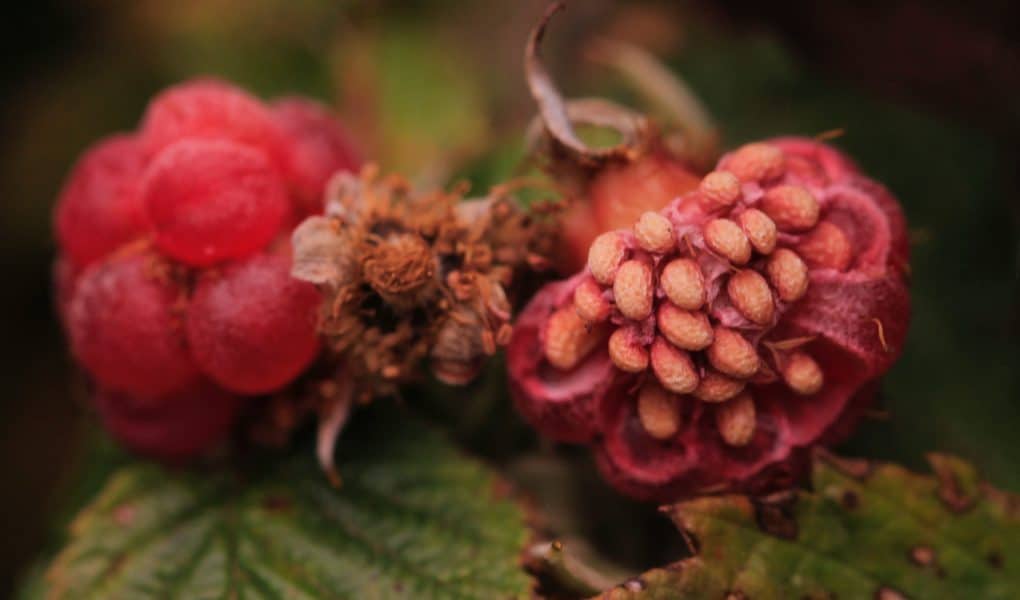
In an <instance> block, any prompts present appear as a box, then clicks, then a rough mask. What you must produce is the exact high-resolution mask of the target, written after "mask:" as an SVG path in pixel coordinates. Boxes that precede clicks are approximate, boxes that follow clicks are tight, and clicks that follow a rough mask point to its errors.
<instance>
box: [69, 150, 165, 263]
mask: <svg viewBox="0 0 1020 600" xmlns="http://www.w3.org/2000/svg"><path fill="white" fill-rule="evenodd" d="M143 168H144V160H143V156H142V148H141V145H140V144H139V143H138V141H137V139H136V138H134V137H132V136H129V135H114V136H111V137H108V138H106V139H105V140H103V141H101V142H99V143H97V144H96V145H94V146H93V147H92V148H90V149H89V150H88V151H87V152H86V153H85V154H84V155H83V156H82V157H81V158H80V159H79V160H78V163H77V164H76V165H75V167H74V170H73V171H72V172H71V176H70V177H69V178H68V180H67V183H66V184H65V185H64V189H63V190H62V191H61V193H60V199H59V200H58V203H57V208H56V215H55V229H56V237H57V241H58V243H59V244H60V246H61V248H62V249H63V250H64V252H65V253H67V255H68V256H69V257H70V258H71V260H72V261H73V262H74V263H75V264H76V265H78V266H85V265H88V264H89V263H92V262H93V261H96V260H98V259H100V258H102V257H103V256H105V255H107V254H109V253H110V252H111V251H113V250H114V249H115V248H117V247H118V246H120V245H122V244H124V243H125V242H128V241H130V240H132V239H134V238H136V237H139V236H141V235H142V234H143V232H144V229H145V216H144V212H143V210H142V207H141V202H140V201H139V198H138V185H137V184H138V179H139V178H140V177H141V174H142V170H143Z"/></svg>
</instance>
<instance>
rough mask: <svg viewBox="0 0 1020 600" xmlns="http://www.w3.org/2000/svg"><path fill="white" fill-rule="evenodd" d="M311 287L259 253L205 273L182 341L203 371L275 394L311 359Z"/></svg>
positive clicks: (282, 262)
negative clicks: (217, 271) (274, 392)
mask: <svg viewBox="0 0 1020 600" xmlns="http://www.w3.org/2000/svg"><path fill="white" fill-rule="evenodd" d="M320 301H321V298H320V296H319V293H318V291H317V290H316V289H315V287H314V286H313V285H311V284H308V283H305V282H302V281H297V280H296V279H293V278H291V277H290V261H289V260H288V259H287V258H286V257H283V256H275V255H270V254H259V255H256V256H254V257H252V258H249V259H247V260H244V261H242V262H239V263H236V264H231V265H229V266H228V267H226V268H225V269H224V270H223V272H222V273H209V274H207V275H206V276H204V277H203V278H202V279H201V280H200V281H199V283H198V285H197V287H196V289H195V293H194V295H193V296H192V300H191V307H190V310H189V312H188V325H187V331H188V341H189V342H190V344H191V348H192V353H193V354H194V356H195V361H196V362H197V363H198V366H199V368H200V369H202V371H203V372H204V373H205V374H207V375H208V376H209V377H211V378H212V379H213V380H214V381H216V382H217V383H219V384H220V385H222V386H223V387H225V388H227V389H229V390H232V391H235V392H238V393H242V394H261V393H265V392H271V391H273V390H276V389H278V388H280V387H282V386H284V385H286V384H287V383H288V382H289V381H291V380H292V379H293V378H294V377H295V376H297V375H298V374H299V373H300V372H301V371H302V370H303V369H304V368H305V367H307V366H308V364H309V363H310V362H311V361H312V360H313V359H314V358H315V355H316V353H317V352H318V349H319V342H318V338H317V336H316V332H315V319H316V309H317V308H318V306H319V303H320Z"/></svg>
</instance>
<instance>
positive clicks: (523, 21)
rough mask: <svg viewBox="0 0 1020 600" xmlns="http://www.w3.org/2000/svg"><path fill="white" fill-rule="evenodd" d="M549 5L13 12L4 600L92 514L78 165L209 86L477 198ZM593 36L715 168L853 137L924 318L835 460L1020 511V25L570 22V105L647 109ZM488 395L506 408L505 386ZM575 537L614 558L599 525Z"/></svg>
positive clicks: (8, 98) (1, 182)
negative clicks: (94, 146)
mask: <svg viewBox="0 0 1020 600" xmlns="http://www.w3.org/2000/svg"><path fill="white" fill-rule="evenodd" d="M544 6H545V2H544V1H539V0H526V1H525V0H500V1H487V2H468V1H466V0H461V1H457V0H447V1H440V0H432V1H429V0H419V1H401V2H396V1H394V2H384V1H381V0H380V1H374V2H350V1H343V0H174V1H173V2H170V1H162V0H135V1H126V0H124V1H117V0H66V1H60V0H36V1H35V2H31V3H15V4H12V5H11V6H8V7H6V8H5V16H4V19H3V20H2V24H0V27H3V28H4V29H5V31H4V32H3V35H0V44H3V45H4V46H5V47H4V48H3V52H2V55H3V56H4V61H5V66H4V70H3V72H2V75H0V132H2V135H0V262H2V265H3V271H2V272H3V274H4V276H5V277H6V280H5V283H4V286H3V287H4V290H3V293H2V294H0V306H2V315H3V318H4V329H3V331H4V333H5V339H6V343H5V344H3V346H2V349H0V352H2V353H3V356H2V363H0V364H2V365H3V366H2V368H0V384H2V386H3V387H2V388H0V389H2V391H3V394H4V396H5V398H4V400H3V401H0V433H2V435H0V469H2V472H3V474H4V477H5V480H6V481H7V482H8V483H7V484H6V485H5V487H4V493H3V494H2V495H0V514H2V515H3V517H2V518H0V539H3V540H5V543H4V544H3V547H2V548H0V596H5V595H6V594H7V593H9V590H10V589H11V586H12V585H13V582H14V581H15V578H16V577H17V576H18V574H19V573H20V572H21V571H22V570H23V569H24V568H25V567H26V565H28V564H29V562H30V561H31V560H32V558H33V557H34V556H36V555H37V554H38V553H39V552H40V551H42V550H43V549H44V548H45V547H46V545H47V543H50V542H52V540H53V539H55V536H56V535H57V531H59V529H58V527H59V526H58V525H55V524H54V522H55V517H54V515H59V514H62V512H66V511H67V510H68V507H69V506H71V505H73V504H74V503H75V502H76V500H75V495H76V494H82V493H84V492H82V491H81V490H82V489H83V488H82V485H81V484H80V480H81V475H80V473H81V472H82V471H83V470H85V465H86V463H88V462H89V461H90V460H93V459H92V458H91V457H92V456H93V455H94V452H92V451H89V450H87V448H88V447H90V444H88V440H89V439H91V438H93V437H94V434H93V433H92V432H91V429H90V418H89V414H88V411H87V409H86V408H85V407H84V405H83V402H82V398H81V395H82V392H81V391H80V390H81V385H80V381H78V375H76V374H75V372H74V370H73V368H72V366H71V364H70V362H69V360H68V358H67V355H66V351H65V347H64V343H63V340H62V335H61V332H60V327H59V324H58V323H57V322H56V319H55V318H54V315H53V311H52V310H51V297H50V265H51V261H52V259H53V251H54V248H53V239H52V235H51V230H50V210H51V207H52V205H53V202H54V200H55V198H56V195H57V194H58V192H59V190H60V187H61V185H62V180H63V178H64V176H65V174H66V173H67V172H68V170H69V169H70V168H71V166H72V164H73V162H74V160H75V157H76V156H77V155H78V154H80V153H81V152H82V151H83V150H84V149H85V148H86V147H87V146H88V145H90V144H91V143H92V142H93V141H95V140H96V139H98V138H100V137H103V136H106V135H108V134H110V133H113V132H115V131H120V130H126V129H130V128H133V127H134V126H135V124H136V122H137V120H138V119H139V117H140V115H141V114H142V111H143V110H144V107H145V104H146V101H147V99H148V98H149V97H150V96H151V95H152V94H154V93H155V92H157V91H158V90H159V89H161V88H163V87H165V86H167V85H169V84H172V83H174V82H177V81H180V80H182V79H185V78H189V77H192V76H195V75H199V74H215V75H218V76H221V77H225V78H227V79H231V80H234V81H236V82H238V83H239V84H241V85H243V86H245V87H248V88H249V89H252V90H253V91H255V92H256V93H257V94H259V95H261V96H263V97H272V96H276V95H281V94H285V93H300V94H305V95H309V96H313V97H316V98H319V99H320V100H322V101H324V102H327V103H329V104H331V105H332V106H334V107H336V109H337V110H338V111H339V112H340V114H341V115H343V117H344V118H345V120H346V121H347V122H348V124H349V125H350V127H351V128H352V129H353V130H354V131H355V132H356V134H357V137H358V139H359V140H360V141H361V143H362V147H363V149H364V151H365V154H366V156H369V157H372V158H373V159H375V160H377V161H378V162H380V163H381V164H382V166H383V167H384V168H385V169H386V170H397V171H401V172H403V173H405V174H406V175H408V176H410V177H411V178H412V179H413V180H414V181H417V182H420V183H440V184H446V183H448V182H452V181H456V180H459V179H468V180H470V181H471V182H472V183H473V184H474V186H475V188H476V189H484V188H485V187H486V186H488V185H489V184H492V183H495V182H497V181H499V180H500V179H502V178H505V177H507V176H509V175H511V174H512V173H514V172H515V169H517V168H518V166H519V164H520V162H521V160H522V158H523V144H522V140H521V134H522V131H523V128H524V127H525V126H526V124H527V122H528V120H529V119H530V117H531V115H532V113H533V105H532V103H531V101H530V98H529V97H528V95H527V92H526V87H525V85H524V81H523V76H522V69H521V55H522V49H523V45H524V41H525V39H526V37H527V32H528V30H529V28H530V27H531V26H532V25H533V24H534V23H535V22H536V20H537V17H538V15H539V14H540V13H541V12H542V10H543V8H544ZM598 36H610V37H614V38H617V39H623V40H628V41H631V42H635V43H638V44H640V45H641V46H644V47H645V48H647V49H648V50H650V51H652V52H653V53H655V54H656V55H658V56H659V57H661V58H662V59H663V60H664V61H665V62H666V63H667V64H668V65H669V66H670V67H671V68H672V69H673V70H674V72H675V73H676V74H678V75H679V76H681V77H683V78H684V79H685V80H686V81H687V83H688V84H689V85H690V86H691V87H692V88H693V89H694V90H695V91H696V92H697V93H698V94H699V95H700V97H701V98H702V100H703V101H704V103H705V105H706V106H707V107H708V108H709V110H710V111H711V112H712V114H713V115H714V116H715V118H716V119H717V122H718V124H719V126H720V129H721V133H722V135H723V139H724V140H725V144H726V146H732V145H735V144H738V143H741V142H743V141H747V140H751V139H754V138H758V137H767V136H772V135H777V134H800V135H808V136H811V135H815V134H818V133H820V132H823V131H828V130H832V129H836V128H839V129H843V130H845V134H844V135H843V136H842V137H840V138H839V139H838V140H836V142H835V143H836V144H837V145H838V146H840V147H841V148H843V149H844V150H846V151H848V152H849V153H851V154H852V155H853V156H854V157H856V158H857V159H858V160H859V162H860V164H861V165H862V166H863V167H864V169H865V170H866V171H868V172H870V173H871V174H872V175H873V176H875V178H877V179H880V180H882V181H884V182H885V183H886V184H887V185H888V186H889V187H890V188H891V189H892V190H893V191H894V193H896V194H897V195H898V197H899V198H900V200H901V201H902V203H903V204H904V206H905V208H906V212H907V215H908V218H909V222H910V226H911V237H912V251H913V261H912V262H913V264H912V266H913V276H914V280H913V290H914V291H913V293H914V296H913V298H914V319H913V324H912V329H911V334H910V338H909V342H908V347H907V349H906V352H905V354H904V358H903V359H902V360H901V361H900V363H899V364H898V365H897V366H896V367H895V368H894V369H893V371H892V373H891V374H890V375H889V377H887V379H886V381H885V385H884V390H883V392H884V394H883V396H884V404H883V411H882V412H881V413H877V414H876V415H875V418H874V419H872V420H871V421H869V422H868V423H866V424H865V425H864V426H863V427H862V428H861V431H860V433H859V435H858V436H857V437H856V438H855V439H854V440H853V441H852V442H851V443H850V444H849V445H848V446H847V447H846V448H845V449H844V451H845V452H847V453H852V454H859V455H865V456H869V457H878V458H887V459H894V460H897V461H901V462H904V463H906V464H908V465H910V466H912V467H918V468H920V467H922V465H923V454H924V453H925V452H926V451H929V450H933V449H938V450H943V451H951V452H954V453H958V454H960V455H963V456H964V457H966V458H969V459H971V460H974V461H975V462H976V463H977V464H978V465H979V466H980V467H981V468H982V469H983V470H984V472H985V473H986V474H987V475H988V477H989V478H990V479H991V480H992V481H993V482H995V483H997V484H998V485H1000V486H1002V487H1004V488H1008V489H1011V490H1013V491H1018V492H1020V468H1018V467H1020V436H1018V435H1017V430H1018V429H1020V389H1018V372H1020V352H1018V338H1020V336H1018V329H1020V326H1018V323H1020V319H1018V316H1020V311H1018V303H1017V295H1016V291H1017V289H1016V288H1017V278H1018V270H1017V261H1018V257H1020V248H1018V245H1017V241H1018V240H1017V229H1018V228H1017V223H1018V210H1017V207H1018V202H1017V200H1018V198H1020V169H1018V168H1017V165H1018V164H1020V145H1018V143H1017V140H1018V134H1020V103H1018V102H1017V101H1016V98H1017V97H1018V96H1020V5H1017V4H1016V3H1013V2H1008V1H1005V0H1003V1H984V2H983V1H976V0H975V1H972V2H968V3H957V2H948V1H945V2H939V1H928V2H922V1H920V0H891V1H886V2H878V1H874V2H856V1H852V0H835V1H831V2H811V1H808V0H794V1H791V2H785V3H779V4H778V5H777V4H776V3H759V2H708V1H701V2H697V1H691V2H651V1H649V2H627V3H623V2H611V1H610V0H585V1H584V2H580V1H575V2H572V3H570V4H569V7H568V10H567V12H566V13H565V14H564V15H562V16H561V17H559V18H558V19H557V20H556V21H555V22H554V23H553V25H552V27H551V30H550V32H549V39H548V41H547V45H546V56H547V57H548V63H549V65H550V68H551V69H552V71H553V72H554V73H555V74H556V75H557V78H558V80H559V82H560V85H561V87H562V88H563V90H564V91H565V93H566V94H567V95H572V96H580V95H604V96H609V97H614V98H617V99H619V100H621V101H624V102H629V103H631V104H632V105H634V106H635V107H636V108H639V109H640V108H642V107H641V106H640V104H638V103H637V101H636V99H635V98H634V97H633V96H632V95H631V94H629V93H628V91H627V89H626V87H625V86H623V84H622V82H621V81H619V80H618V79H616V78H615V76H614V75H612V74H611V73H608V72H606V71H605V70H604V69H602V68H600V67H598V66H596V65H593V64H590V63H588V62H587V61H585V60H584V50H585V48H586V46H587V45H588V44H589V43H590V42H591V40H593V39H595V38H596V37H598ZM487 381H488V383H485V384H484V385H488V386H493V387H494V388H496V389H499V388H500V387H501V385H500V383H499V382H500V381H501V380H500V378H499V374H495V375H494V376H493V377H490V378H489V379H488V380H487ZM494 382H495V383H494ZM475 392H477V390H474V391H473V392H472V393H475ZM475 395H476V396H479V397H480V396H484V394H477V393H475ZM492 398H495V400H493V399H492ZM493 403H495V404H493ZM457 406H458V408H457V409H456V410H450V409H448V408H447V409H437V411H438V412H437V414H438V415H439V417H440V418H449V419H451V420H450V423H452V427H453V428H454V429H455V433H456V434H457V435H458V437H459V438H460V439H461V441H462V442H463V443H464V444H465V445H466V446H467V447H468V448H469V449H472V450H474V451H476V452H477V453H480V454H482V455H483V456H485V457H486V458H488V459H489V460H491V461H493V462H497V463H508V464H507V465H505V466H508V468H509V469H510V472H511V473H514V474H515V477H517V478H518V479H519V481H520V482H523V483H522V485H524V486H525V487H527V486H526V483H527V481H528V480H529V478H534V477H539V476H540V475H541V474H540V471H541V470H542V469H543V467H541V466H536V465H534V464H530V463H528V462H527V460H526V459H523V460H521V459H512V458H511V451H510V450H509V449H510V448H516V447H519V446H521V445H523V446H524V447H528V446H529V445H534V444H535V442H534V440H530V439H527V438H528V436H529V435H530V434H529V433H528V432H527V431H526V430H524V429H522V428H520V427H518V426H517V425H516V424H515V425H507V423H508V421H507V420H505V419H503V418H500V419H498V420H494V419H493V416H494V415H506V414H507V413H508V411H509V409H508V408H507V405H506V403H505V398H504V397H503V396H502V395H501V394H500V393H496V394H493V395H490V399H489V400H488V401H487V402H485V403H480V404H477V405H471V404H470V403H466V402H465V401H464V400H463V399H461V400H460V402H459V403H458V404H457ZM444 410H445V411H446V412H443V411H444ZM510 422H512V421H510ZM522 439H524V441H521V440H522ZM579 460H581V461H583V460H585V459H583V458H580V459H579ZM536 493H537V492H536ZM602 497H606V498H610V497H611V494H609V493H608V492H604V493H603V496H602ZM614 502H617V501H615V500H607V501H606V503H605V504H606V506H608V507H617V506H619V502H617V503H616V504H614ZM589 504H591V503H589ZM594 504H596V505H597V504H598V503H594ZM589 510H590V511H597V510H609V509H608V508H605V507H603V508H599V507H598V506H595V507H593V508H590V509H589ZM620 510H624V509H620ZM626 510H630V509H626ZM641 515H644V513H641ZM589 517H590V520H591V521H592V522H597V517H598V515H597V514H596V513H587V514H582V515H580V516H577V515H575V517H574V519H575V520H578V521H582V520H585V519H586V518H589ZM637 518H639V519H646V517H645V516H639V517H637ZM654 518H655V517H654V515H652V516H651V517H647V519H653V520H654ZM56 521H57V522H59V519H56ZM562 526H563V527H566V528H569V527H575V526H576V527H577V528H578V529H585V528H586V527H587V529H588V530H589V531H588V532H587V533H590V534H591V535H593V536H595V537H598V536H599V535H600V534H599V531H597V527H595V526H594V525H591V524H590V523H589V524H588V525H587V526H586V525H585V524H584V523H570V524H564V525H562ZM649 526H651V527H656V526H663V525H662V524H661V523H659V522H658V521H654V522H653V523H652V524H651V525H649ZM625 551H627V549H626V548H624V549H623V550H620V552H625Z"/></svg>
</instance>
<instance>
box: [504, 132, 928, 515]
mask: <svg viewBox="0 0 1020 600" xmlns="http://www.w3.org/2000/svg"><path fill="white" fill-rule="evenodd" d="M670 238H672V239H670ZM906 261H907V246H906V228H905V223H904V219H903V215H902V213H901V212H900V209H899V206H898V204H897V203H896V201H895V200H894V199H893V198H892V196H891V195H890V194H889V193H888V192H887V191H886V190H885V189H884V188H883V187H882V186H881V185H879V184H877V183H875V182H873V181H871V180H869V179H867V178H865V177H864V176H863V175H861V174H860V172H859V171H858V170H857V169H856V167H854V166H853V163H851V162H850V161H849V159H846V158H845V157H843V156H842V155H840V154H839V153H838V152H837V151H835V150H833V149H831V148H829V147H826V146H824V145H823V144H819V143H818V142H814V141H811V140H800V139H791V138H787V139H782V140H779V141H777V142H776V143H760V144H748V145H747V146H744V147H741V148H739V149H738V150H736V151H735V152H732V153H730V154H728V155H727V156H725V157H723V159H722V160H721V161H720V163H719V165H718V166H717V170H716V171H715V172H713V173H710V174H708V175H707V176H706V177H705V178H704V179H703V180H702V182H701V184H700V185H699V186H698V187H697V189H696V190H694V191H691V192H689V193H687V194H684V195H682V196H680V197H678V198H677V199H675V200H674V201H673V202H671V203H670V204H669V205H668V206H667V207H666V208H664V209H662V210H661V211H660V212H659V213H658V214H656V215H644V216H642V217H640V218H639V219H636V224H635V225H634V227H633V229H632V230H631V231H627V230H620V231H614V232H610V233H606V234H603V235H602V236H600V237H599V238H597V239H596V240H595V242H594V243H592V245H591V248H590V251H589V254H588V266H587V269H585V270H584V271H582V272H580V273H578V274H577V275H575V276H574V277H573V278H571V279H568V280H565V281H561V282H557V283H554V284H551V285H549V286H547V287H546V288H545V289H543V290H542V291H540V292H539V293H538V294H537V295H536V296H535V297H534V298H533V299H532V301H531V303H530V304H529V305H528V307H527V308H526V309H525V310H524V312H523V313H522V314H521V315H520V317H519V318H518V321H517V324H516V326H515V327H514V336H513V339H512V340H511V343H510V346H509V348H508V351H507V361H508V366H509V371H510V380H511V382H512V385H513V391H514V396H515V400H516V402H517V405H518V407H519V408H520V410H521V411H522V412H523V413H524V415H525V416H526V417H527V418H528V419H529V420H530V421H531V422H532V423H534V424H535V426H536V427H538V428H539V429H541V430H542V431H543V432H545V433H546V434H547V435H550V436H553V437H556V438H558V439H561V440H564V441H575V442H576V441H582V442H586V443H591V444H593V445H595V446H596V448H597V452H598V460H599V465H600V467H601V469H602V471H603V472H604V473H605V475H606V477H607V478H608V479H609V480H610V481H611V482H612V483H613V484H614V485H616V486H617V487H618V488H619V489H621V490H622V491H624V492H627V493H630V494H632V495H634V496H637V497H640V498H645V499H655V500H660V501H670V500H674V499H676V498H678V497H683V496H690V495H694V494H698V493H704V492H707V491H710V490H711V491H715V492H719V491H724V490H735V491H750V492H761V491H765V490H767V489H770V488H772V487H775V486H778V485H783V484H785V483H788V480H789V477H790V476H792V475H794V474H796V472H797V470H798V469H799V468H800V467H801V466H802V465H803V458H804V457H805V456H806V449H808V448H810V447H811V446H813V445H816V444H829V443H833V442H835V441H837V440H838V439H839V438H840V437H841V436H843V435H846V434H847V433H848V432H849V431H850V430H851V428H852V425H853V423H854V421H855V420H856V419H857V418H858V417H859V416H860V414H861V412H862V410H863V408H864V407H866V406H867V404H868V403H869V402H870V400H871V398H873V396H874V390H875V385H874V384H875V380H876V379H877V378H878V377H879V376H881V375H882V374H883V373H884V372H885V371H886V370H888V369H889V367H890V366H891V365H892V363H893V361H894V360H895V359H896V357H897V356H898V354H899V352H900V351H901V350H902V347H903V342H904V339H905V337H906V330H907V323H908V321H909V315H910V297H909V291H908V288H907V281H906ZM564 315H573V316H572V317H571V318H565V317H564ZM573 340H583V341H584V344H580V343H576V342H574V343H570V344H567V343H566V342H570V341H573ZM565 350H568V351H569V352H567V351H565ZM607 351H608V358H609V363H610V365H611V366H610V367H609V369H608V372H607V368H606V362H607V361H606V354H607ZM567 358H569V360H567ZM554 359H555V360H554ZM638 390H641V393H637V391H638Z"/></svg>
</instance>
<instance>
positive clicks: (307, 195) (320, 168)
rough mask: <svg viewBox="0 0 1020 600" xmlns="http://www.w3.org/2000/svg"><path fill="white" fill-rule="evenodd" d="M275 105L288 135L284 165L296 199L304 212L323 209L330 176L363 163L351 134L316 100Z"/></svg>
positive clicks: (282, 100)
mask: <svg viewBox="0 0 1020 600" xmlns="http://www.w3.org/2000/svg"><path fill="white" fill-rule="evenodd" d="M272 108H273V115H274V117H275V118H276V122H277V123H278V124H279V125H280V127H281V129H283V131H284V132H285V133H286V135H287V138H286V140H287V143H286V144H285V145H284V150H283V167H284V172H285V173H286V174H287V180H288V182H289V183H290V185H291V188H292V189H293V191H294V196H295V199H296V200H297V203H298V205H299V206H300V208H301V209H302V212H305V213H308V214H314V213H321V212H322V207H323V198H322V194H323V190H324V189H325V188H326V182H327V181H328V180H329V178H330V177H332V176H333V174H334V173H336V172H337V171H356V170H357V169H358V168H359V166H360V165H361V158H360V157H359V156H358V152H357V151H356V150H355V149H354V145H353V144H352V143H351V139H350V134H348V132H347V130H346V129H344V127H343V126H342V125H341V124H340V122H339V121H338V120H337V119H336V118H335V117H334V116H333V115H332V114H330V112H329V110H328V109H327V108H326V107H325V106H323V105H321V104H319V103H317V102H312V101H310V100H305V99H304V98H283V99H280V100H277V101H276V102H275V103H273V106H272Z"/></svg>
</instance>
